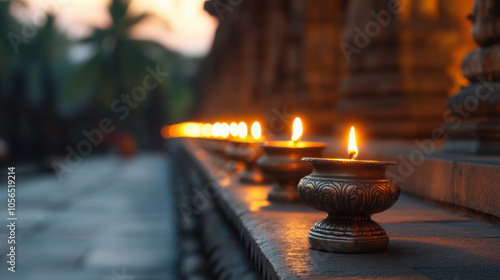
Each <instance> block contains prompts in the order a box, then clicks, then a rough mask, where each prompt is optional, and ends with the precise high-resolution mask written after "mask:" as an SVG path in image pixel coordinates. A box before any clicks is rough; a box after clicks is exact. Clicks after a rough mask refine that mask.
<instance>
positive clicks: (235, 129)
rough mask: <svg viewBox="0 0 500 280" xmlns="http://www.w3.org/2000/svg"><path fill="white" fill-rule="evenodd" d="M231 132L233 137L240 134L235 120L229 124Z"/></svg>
mask: <svg viewBox="0 0 500 280" xmlns="http://www.w3.org/2000/svg"><path fill="white" fill-rule="evenodd" d="M229 134H231V136H233V137H236V136H238V125H237V124H236V123H235V122H232V123H231V124H230V125H229Z"/></svg>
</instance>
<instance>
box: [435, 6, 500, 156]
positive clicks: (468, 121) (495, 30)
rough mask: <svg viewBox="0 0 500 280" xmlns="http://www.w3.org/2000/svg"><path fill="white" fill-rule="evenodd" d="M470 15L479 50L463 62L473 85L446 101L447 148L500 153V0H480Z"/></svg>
mask: <svg viewBox="0 0 500 280" xmlns="http://www.w3.org/2000/svg"><path fill="white" fill-rule="evenodd" d="M468 18H469V19H470V20H471V21H472V23H473V27H472V36H473V38H474V40H475V41H476V42H477V44H478V45H479V49H476V50H474V51H472V52H470V53H469V54H468V55H467V56H466V57H465V58H464V60H463V64H462V71H463V75H464V76H465V77H466V78H467V79H468V80H469V81H470V82H471V84H470V85H469V86H467V87H463V88H462V89H460V91H459V92H458V93H457V94H456V95H454V96H452V97H450V99H448V102H447V104H446V108H447V109H446V111H445V117H446V118H445V123H444V125H443V129H444V131H445V133H446V135H447V136H448V141H447V142H446V145H445V151H448V152H457V153H469V154H500V86H499V84H498V83H499V82H500V43H499V40H500V2H498V1H494V0H476V1H475V3H474V9H473V12H472V13H471V14H470V15H469V17H468Z"/></svg>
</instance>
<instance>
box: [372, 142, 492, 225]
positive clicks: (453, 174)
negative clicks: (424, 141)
mask: <svg viewBox="0 0 500 280" xmlns="http://www.w3.org/2000/svg"><path fill="white" fill-rule="evenodd" d="M369 147H370V146H369ZM367 148H368V147H367ZM367 151H368V154H367V156H368V157H370V158H374V159H379V160H393V161H396V162H398V166H392V167H390V168H389V169H388V170H389V172H390V173H388V174H390V175H392V176H393V179H394V181H395V182H396V183H397V184H398V185H399V186H400V187H401V189H402V190H403V191H405V192H408V193H411V194H414V195H417V196H419V197H423V198H428V199H431V200H435V201H438V202H444V203H447V204H452V205H457V206H461V207H465V208H468V209H471V210H474V211H478V212H481V213H485V214H488V215H492V216H495V217H497V218H500V206H499V205H500V156H474V155H457V154H447V153H443V152H442V151H441V147H436V149H435V152H432V153H426V151H425V150H424V149H422V148H419V146H417V145H416V144H415V142H406V143H403V142H398V143H390V142H379V143H373V144H372V145H371V148H369V150H367ZM421 155H424V156H425V157H424V158H423V159H422V160H420V156H421Z"/></svg>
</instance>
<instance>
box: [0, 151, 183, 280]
mask: <svg viewBox="0 0 500 280" xmlns="http://www.w3.org/2000/svg"><path fill="white" fill-rule="evenodd" d="M169 164H170V162H169V160H168V158H167V157H166V156H165V155H161V154H141V155H138V156H136V157H134V158H130V159H123V158H119V157H114V156H108V157H104V156H103V157H92V158H87V159H85V160H84V161H83V162H82V164H81V165H80V166H78V167H76V168H75V169H74V171H73V172H72V173H71V174H67V175H66V176H65V177H64V180H63V181H62V182H59V181H58V180H57V178H56V177H55V176H54V174H50V173H47V174H42V175H30V176H26V177H23V176H22V175H18V176H17V178H16V179H17V197H16V198H17V216H18V221H17V224H18V227H17V243H16V245H17V247H16V248H17V254H16V256H17V264H16V272H15V273H12V272H9V271H7V264H6V250H7V244H6V237H7V229H6V226H5V225H6V224H7V220H6V218H7V203H4V202H6V201H7V190H6V188H0V201H2V203H0V219H2V220H3V222H2V224H5V225H4V226H1V227H0V229H1V230H0V234H1V235H0V252H1V255H0V263H1V265H0V279H13V280H18V279H19V280H21V279H23V280H24V279H26V280H38V279H43V280H45V279H50V280H59V279H60V280H68V279H71V280H78V279H85V280H88V279H110V280H125V279H127V280H132V279H135V280H140V279H148V280H155V279H177V277H176V267H177V255H178V254H177V229H176V225H177V220H176V219H177V217H176V210H175V205H174V199H173V197H174V193H173V191H172V189H170V188H169V186H171V185H172V184H170V183H169V180H170V175H169Z"/></svg>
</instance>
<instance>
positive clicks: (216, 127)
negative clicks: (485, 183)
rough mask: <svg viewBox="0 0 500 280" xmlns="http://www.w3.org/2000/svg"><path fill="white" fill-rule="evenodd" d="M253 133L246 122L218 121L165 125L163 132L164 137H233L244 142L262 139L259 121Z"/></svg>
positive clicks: (252, 128) (254, 125) (252, 129)
mask: <svg viewBox="0 0 500 280" xmlns="http://www.w3.org/2000/svg"><path fill="white" fill-rule="evenodd" d="M251 132H252V134H251V135H250V136H249V135H248V127H247V125H246V123H244V122H240V123H239V124H237V123H235V122H232V123H231V124H227V123H220V122H216V123H214V124H210V123H195V122H185V123H179V124H174V125H170V126H164V127H163V128H162V130H161V134H162V136H163V137H164V138H210V139H231V140H235V141H244V142H259V141H261V137H262V134H261V127H260V124H259V122H254V123H253V124H252V127H251Z"/></svg>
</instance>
